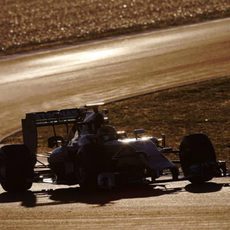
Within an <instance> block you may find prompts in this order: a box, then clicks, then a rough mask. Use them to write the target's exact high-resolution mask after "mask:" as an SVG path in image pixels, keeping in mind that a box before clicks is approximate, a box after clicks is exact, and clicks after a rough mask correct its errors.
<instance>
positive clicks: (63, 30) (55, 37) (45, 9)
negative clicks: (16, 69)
mask: <svg viewBox="0 0 230 230" xmlns="http://www.w3.org/2000/svg"><path fill="white" fill-rule="evenodd" d="M0 3H1V14H0V34H1V37H0V55H6V54H12V53H15V52H20V51H26V50H31V49H38V48H41V47H50V46H54V45H63V44H76V43H78V42H81V41H85V40H90V39H97V38H101V37H106V36H112V35H118V34H123V33H127V32H137V31H143V30H147V29H158V28H164V27H168V26H174V25H182V24H187V23H195V22H200V21H205V20H210V19H216V18H223V17H229V16H230V1H229V0H72V1H70V0H30V1H28V0H20V1H18V0H1V1H0Z"/></svg>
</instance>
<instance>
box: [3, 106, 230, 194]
mask: <svg viewBox="0 0 230 230" xmlns="http://www.w3.org/2000/svg"><path fill="white" fill-rule="evenodd" d="M99 105H100V104H94V105H88V106H85V107H82V108H72V109H64V110H59V111H58V110H55V111H48V112H36V113H27V114H26V117H25V119H22V133H23V144H10V145H5V146H3V147H1V149H0V182H1V185H2V187H3V189H4V190H6V191H9V192H18V191H25V190H28V189H30V188H31V186H32V184H33V183H34V182H39V181H40V180H42V179H43V178H44V177H47V175H49V176H50V178H52V182H53V183H59V184H66V185H75V184H76V185H80V187H81V189H87V190H91V189H96V188H106V189H111V188H113V187H115V186H120V185H125V184H129V183H146V182H149V183H155V182H157V178H159V177H161V176H162V175H164V174H165V173H170V174H171V180H172V181H173V180H178V179H186V180H189V181H190V182H192V183H204V182H205V181H209V180H211V179H212V178H213V177H215V176H225V175H226V173H227V170H226V164H225V162H224V161H217V159H216V154H215V150H214V148H213V145H212V143H211V141H210V139H209V138H208V137H207V136H206V135H205V134H200V133H196V134H191V135H188V136H185V137H184V138H183V139H182V141H181V144H180V148H179V150H174V149H172V148H171V147H166V144H165V136H164V135H163V136H162V137H161V138H156V137H152V136H144V130H143V129H136V130H134V132H133V136H132V137H128V135H127V134H126V132H124V131H117V130H116V129H115V128H114V127H113V126H111V125H110V124H109V121H108V117H107V114H108V111H107V110H103V111H99V109H98V106H99ZM60 125H63V126H64V127H65V130H66V134H68V135H64V134H63V133H62V134H61V135H58V134H57V130H56V127H57V126H60ZM46 126H47V127H52V129H53V135H52V136H51V137H49V138H48V140H47V142H48V146H49V147H50V148H52V151H51V152H49V153H44V154H42V156H43V157H47V163H43V162H42V161H41V160H40V157H41V154H37V145H38V131H37V129H38V128H39V127H46ZM167 153H175V154H176V155H178V159H179V160H176V161H171V160H169V159H168V158H167V157H166V154H167ZM178 164H180V166H178ZM180 171H182V172H183V176H182V177H181V175H180Z"/></svg>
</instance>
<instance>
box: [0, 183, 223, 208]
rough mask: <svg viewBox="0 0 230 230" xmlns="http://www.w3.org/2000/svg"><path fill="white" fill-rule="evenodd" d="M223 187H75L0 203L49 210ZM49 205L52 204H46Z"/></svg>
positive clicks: (0, 198) (7, 196)
mask: <svg viewBox="0 0 230 230" xmlns="http://www.w3.org/2000/svg"><path fill="white" fill-rule="evenodd" d="M223 186H225V184H217V183H213V182H208V183H205V184H202V185H193V184H188V185H186V186H185V187H184V188H183V187H177V188H166V185H165V184H160V185H158V184H154V185H132V186H128V187H121V188H117V189H113V190H110V191H104V190H99V191H91V192H85V191H82V190H81V189H80V188H79V187H67V188H58V189H49V190H41V191H27V192H25V193H21V194H11V193H7V192H4V193H2V194H0V203H12V202H21V206H23V207H27V208H33V207H37V206H50V205H59V204H68V203H84V204H91V205H98V206H105V205H108V204H113V203H114V202H115V201H117V200H120V199H135V198H147V197H158V196H162V195H170V194H175V193H179V192H185V191H187V192H191V193H210V192H217V191H220V190H221V189H222V187H223ZM40 197H46V198H47V200H48V201H47V202H42V203H41V202H39V201H38V200H39V198H40ZM50 201H53V202H50Z"/></svg>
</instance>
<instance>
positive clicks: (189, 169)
mask: <svg viewBox="0 0 230 230" xmlns="http://www.w3.org/2000/svg"><path fill="white" fill-rule="evenodd" d="M179 156H180V161H181V167H182V170H183V173H184V176H185V177H187V178H188V180H189V181H190V182H191V183H204V182H205V181H209V180H211V179H212V178H213V177H214V175H216V174H217V171H218V166H217V162H216V154H215V150H214V148H213V145H212V143H211V141H210V139H209V138H208V137H207V136H206V135H205V134H192V135H188V136H185V137H184V138H183V140H182V142H181V144H180V154H179Z"/></svg>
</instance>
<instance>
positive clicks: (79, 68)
mask: <svg viewBox="0 0 230 230" xmlns="http://www.w3.org/2000/svg"><path fill="white" fill-rule="evenodd" d="M229 25H230V18H227V19H224V20H218V21H212V22H208V23H202V24H196V25H191V26H182V27H177V28H172V29H169V30H162V31H158V32H148V33H143V34H138V35H132V36H123V37H120V38H116V39H114V38H111V39H106V40H103V41H97V42H93V43H87V44H83V45H79V46H74V47H68V48H61V49H57V50H48V51H43V52H39V53H31V54H25V55H17V56H13V57H12V56H11V57H8V58H2V59H0V110H1V113H0V123H1V128H0V139H1V138H2V137H3V136H5V135H7V134H9V133H10V132H12V131H15V129H17V128H20V119H21V118H22V117H24V114H25V113H26V112H34V111H47V110H51V109H61V108H69V107H70V108H71V107H75V106H79V105H84V104H86V103H91V102H95V101H108V100H114V99H118V98H122V97H127V96H130V95H135V94H140V93H146V92H152V91H156V90H160V89H164V88H168V87H173V86H177V85H183V84H188V83H191V82H197V81H201V80H205V79H210V78H216V77H222V76H227V75H228V76H229V73H230V26H229Z"/></svg>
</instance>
